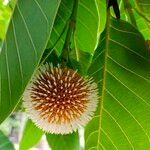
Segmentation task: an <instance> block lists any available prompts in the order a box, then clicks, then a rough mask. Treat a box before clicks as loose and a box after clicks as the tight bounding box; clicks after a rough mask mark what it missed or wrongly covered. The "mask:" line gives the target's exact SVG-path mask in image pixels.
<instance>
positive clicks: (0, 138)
mask: <svg viewBox="0 0 150 150" xmlns="http://www.w3.org/2000/svg"><path fill="white" fill-rule="evenodd" d="M0 150H15V149H14V146H13V144H12V143H11V142H10V141H9V139H8V138H7V137H6V136H5V135H4V134H3V132H2V131H0Z"/></svg>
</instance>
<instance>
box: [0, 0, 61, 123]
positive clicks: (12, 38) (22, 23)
mask: <svg viewBox="0 0 150 150" xmlns="http://www.w3.org/2000/svg"><path fill="white" fill-rule="evenodd" d="M59 4H60V0H44V1H41V0H32V1H22V0H18V2H17V4H16V7H15V10H14V13H13V16H12V19H11V21H10V24H9V28H8V32H7V35H6V37H5V40H4V43H3V47H2V50H1V52H0V123H1V122H2V121H3V120H4V119H5V118H6V117H7V116H8V115H9V114H10V113H11V112H12V111H13V110H14V108H15V107H16V105H17V103H18V102H19V99H20V98H21V96H22V94H23V92H24V89H25V87H26V85H27V83H28V82H29V80H30V79H31V76H32V74H33V72H34V70H35V69H36V67H37V65H38V63H39V61H40V59H41V56H42V54H43V52H44V50H45V47H46V44H47V42H48V39H49V37H50V33H51V30H52V27H53V23H54V20H55V16H56V13H57V10H58V7H59Z"/></svg>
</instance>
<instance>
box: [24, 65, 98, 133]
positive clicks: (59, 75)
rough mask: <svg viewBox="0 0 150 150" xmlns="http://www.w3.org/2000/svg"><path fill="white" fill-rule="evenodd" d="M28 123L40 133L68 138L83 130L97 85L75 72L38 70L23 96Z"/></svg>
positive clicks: (94, 98) (95, 99) (42, 67)
mask: <svg viewBox="0 0 150 150" xmlns="http://www.w3.org/2000/svg"><path fill="white" fill-rule="evenodd" d="M23 99H24V102H23V103H24V106H25V109H26V111H27V113H28V114H29V117H30V118H31V119H32V121H33V122H34V123H35V124H36V125H37V126H38V127H39V128H41V129H42V130H43V131H45V132H50V133H55V134H68V133H71V132H73V131H76V130H77V129H78V128H80V127H81V126H85V125H86V124H87V123H88V121H89V120H90V119H91V118H92V115H93V112H94V111H95V109H96V105H97V101H98V92H97V85H96V84H95V83H94V82H93V80H92V78H90V79H89V78H86V79H84V78H83V77H81V76H80V75H79V74H78V73H77V72H76V71H74V70H72V69H68V68H60V67H59V66H58V67H53V66H52V65H49V64H46V65H43V66H41V67H40V69H39V70H38V71H37V73H36V75H35V77H34V78H33V79H32V81H31V83H30V84H29V86H28V88H27V90H26V91H25V93H24V96H23Z"/></svg>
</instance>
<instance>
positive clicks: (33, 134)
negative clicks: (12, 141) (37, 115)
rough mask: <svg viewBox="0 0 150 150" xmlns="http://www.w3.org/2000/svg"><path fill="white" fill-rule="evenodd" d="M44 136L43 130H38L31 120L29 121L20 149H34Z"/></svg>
mask: <svg viewBox="0 0 150 150" xmlns="http://www.w3.org/2000/svg"><path fill="white" fill-rule="evenodd" d="M42 135H43V132H42V130H40V129H39V128H37V127H36V126H35V125H34V124H33V123H32V121H31V120H28V121H27V122H26V125H25V128H24V131H23V135H22V138H21V141H20V148H19V149H20V150H27V149H29V148H31V147H33V146H34V145H36V144H37V143H38V142H39V141H40V139H41V137H42Z"/></svg>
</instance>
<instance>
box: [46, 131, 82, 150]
mask: <svg viewBox="0 0 150 150" xmlns="http://www.w3.org/2000/svg"><path fill="white" fill-rule="evenodd" d="M46 137H47V141H48V144H49V146H50V147H51V148H52V150H79V149H80V146H79V135H78V133H73V134H68V135H54V134H47V135H46Z"/></svg>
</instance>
